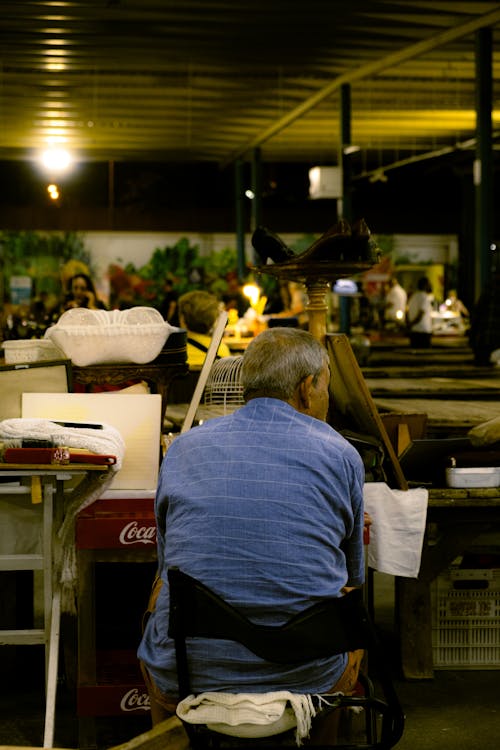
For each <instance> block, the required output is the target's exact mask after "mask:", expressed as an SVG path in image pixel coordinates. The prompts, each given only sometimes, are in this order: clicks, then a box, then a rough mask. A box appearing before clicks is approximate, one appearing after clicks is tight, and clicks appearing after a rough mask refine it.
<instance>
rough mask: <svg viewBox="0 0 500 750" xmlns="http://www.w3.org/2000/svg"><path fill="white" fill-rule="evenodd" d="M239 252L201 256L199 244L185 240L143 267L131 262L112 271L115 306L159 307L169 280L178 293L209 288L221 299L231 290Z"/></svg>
mask: <svg viewBox="0 0 500 750" xmlns="http://www.w3.org/2000/svg"><path fill="white" fill-rule="evenodd" d="M236 269H237V257H236V250H233V249H231V248H226V249H224V250H220V251H218V252H216V251H213V252H211V253H210V254H209V255H207V256H201V255H200V252H199V247H198V245H192V244H191V243H190V241H189V240H188V239H187V238H186V237H183V238H181V239H180V240H179V241H178V242H177V243H176V244H175V245H172V246H168V245H167V246H166V247H164V248H159V247H157V248H155V250H153V253H152V255H151V257H150V259H149V260H148V262H147V263H145V264H144V265H143V266H140V267H137V266H135V265H134V264H133V263H128V264H127V265H126V266H125V267H124V268H121V267H120V266H117V265H113V266H111V267H110V269H109V276H110V284H111V293H112V303H113V304H115V305H120V304H121V303H123V301H126V302H127V303H129V302H130V301H133V304H136V305H140V304H147V305H154V306H159V305H160V304H161V301H162V299H163V295H164V284H165V280H166V279H171V280H172V282H173V284H174V287H175V289H176V291H177V292H178V293H179V294H184V292H188V291H191V290H193V289H206V290H208V291H210V292H212V293H213V294H215V295H217V296H218V297H221V296H222V295H223V294H225V293H226V292H227V290H228V281H229V278H230V277H231V275H234V274H235V273H236Z"/></svg>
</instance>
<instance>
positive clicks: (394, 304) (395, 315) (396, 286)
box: [384, 276, 408, 330]
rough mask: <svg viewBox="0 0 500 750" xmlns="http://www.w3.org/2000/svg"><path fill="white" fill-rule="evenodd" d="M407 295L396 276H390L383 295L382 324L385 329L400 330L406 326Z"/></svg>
mask: <svg viewBox="0 0 500 750" xmlns="http://www.w3.org/2000/svg"><path fill="white" fill-rule="evenodd" d="M407 302H408V295H407V294H406V291H405V290H404V289H403V287H402V286H401V284H400V283H399V281H398V280H397V278H396V276H392V277H391V279H390V280H389V283H388V290H387V292H386V295H385V309H384V322H385V326H386V328H392V329H395V330H401V329H403V328H404V327H405V325H406V305H407Z"/></svg>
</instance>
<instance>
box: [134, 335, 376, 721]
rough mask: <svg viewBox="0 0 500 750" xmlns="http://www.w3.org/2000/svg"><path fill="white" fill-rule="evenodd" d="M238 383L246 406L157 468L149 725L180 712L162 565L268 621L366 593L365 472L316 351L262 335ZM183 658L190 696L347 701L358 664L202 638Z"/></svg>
mask: <svg viewBox="0 0 500 750" xmlns="http://www.w3.org/2000/svg"><path fill="white" fill-rule="evenodd" d="M242 381H243V388H244V395H245V400H246V403H245V405H244V406H242V407H241V408H240V409H238V410H237V411H236V412H235V413H233V414H231V415H230V416H226V417H221V418H218V419H212V420H209V421H208V422H206V423H205V424H203V425H201V426H199V427H195V428H193V429H192V430H190V431H189V432H187V433H185V434H184V435H181V436H180V437H178V438H177V439H176V440H175V441H174V442H173V444H172V445H171V447H170V448H169V450H168V453H167V455H166V456H165V459H164V461H163V464H162V467H161V476H160V481H159V485H158V490H157V496H156V517H157V525H158V563H159V574H158V579H157V583H156V586H155V587H154V590H153V594H152V600H151V603H150V610H151V615H150V618H149V620H148V622H147V624H146V627H145V632H144V636H143V640H142V643H141V645H140V648H139V652H138V653H139V658H140V660H141V662H142V666H143V672H144V676H145V679H146V683H147V685H148V690H149V692H150V695H151V699H152V718H153V722H157V721H159V720H161V719H163V718H166V716H168V715H171V714H172V712H173V711H174V710H175V705H176V703H177V698H176V695H177V679H176V670H175V655H174V645H173V642H172V641H171V639H169V638H168V636H167V625H168V611H169V594H168V584H167V568H168V567H169V566H171V565H176V566H178V567H179V568H181V570H183V571H184V572H186V573H188V574H189V575H192V576H194V577H196V578H198V579H200V580H201V581H202V582H203V583H205V584H206V585H207V586H209V587H210V588H211V589H213V590H214V591H215V592H216V593H218V594H219V595H220V596H222V597H223V598H224V599H226V600H227V601H229V602H230V603H232V604H234V605H236V606H237V607H239V608H240V609H242V610H244V612H245V614H246V615H247V616H248V617H249V618H250V619H255V620H258V621H260V622H264V623H269V624H274V623H280V622H284V621H285V620H287V619H289V617H291V616H292V615H293V614H294V613H296V612H298V611H300V610H302V609H304V608H305V607H307V606H309V605H311V604H313V603H315V602H317V601H318V600H319V599H323V598H325V597H335V596H341V595H342V593H343V592H344V591H345V590H346V589H347V588H350V587H356V586H360V585H361V584H362V583H363V578H364V561H363V483H364V471H363V464H362V461H361V458H360V456H359V454H358V453H357V452H356V450H355V449H354V448H353V447H352V446H351V445H350V444H349V443H348V442H347V441H346V440H345V439H344V438H343V437H342V436H341V435H339V434H338V433H337V432H336V431H335V430H334V429H333V428H332V427H331V426H330V425H329V424H327V423H326V421H325V420H326V416H327V412H328V406H329V383H330V369H329V360H328V355H327V352H326V350H325V349H324V348H323V347H322V346H321V344H320V343H319V342H318V341H316V340H315V339H314V338H313V337H312V336H311V334H309V333H307V332H306V331H302V330H299V329H294V328H273V329H269V330H267V331H264V332H263V333H261V334H260V335H259V336H257V337H256V338H255V339H254V340H253V341H252V342H251V344H250V345H249V346H248V348H247V350H246V352H245V355H244V359H243V366H242ZM190 654H191V656H192V670H191V671H192V684H193V689H194V690H195V691H196V692H200V691H207V690H214V689H215V690H224V691H226V692H268V691H274V690H289V691H291V692H297V693H310V692H314V693H316V692H328V691H329V690H330V689H331V690H332V691H333V690H343V691H345V692H348V691H349V690H352V689H353V687H354V685H355V683H356V680H357V674H358V669H359V661H360V658H361V653H360V652H353V653H351V654H342V655H337V656H332V657H328V658H321V659H317V660H315V661H313V662H310V663H306V664H300V665H297V664H290V665H283V664H274V663H270V662H266V661H263V660H262V659H260V658H258V657H257V656H254V655H252V654H251V653H249V652H248V651H247V650H246V649H245V648H244V647H243V646H241V645H239V644H237V643H233V642H229V641H213V640H212V641H204V640H203V639H196V641H194V642H193V643H192V645H190Z"/></svg>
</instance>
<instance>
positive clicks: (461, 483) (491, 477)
mask: <svg viewBox="0 0 500 750" xmlns="http://www.w3.org/2000/svg"><path fill="white" fill-rule="evenodd" d="M446 484H447V485H448V487H456V488H465V487H500V467H495V466H477V467H474V468H472V467H471V468H460V469H457V468H455V467H450V468H448V469H446Z"/></svg>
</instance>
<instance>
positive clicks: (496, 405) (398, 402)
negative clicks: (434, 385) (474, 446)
mask: <svg viewBox="0 0 500 750" xmlns="http://www.w3.org/2000/svg"><path fill="white" fill-rule="evenodd" d="M374 401H375V404H376V406H377V408H378V410H379V412H384V411H386V412H397V413H403V414H405V413H406V414H408V413H409V414H414V413H420V414H427V433H428V435H427V436H428V437H454V436H456V435H464V434H465V433H466V432H468V430H470V429H471V428H472V427H475V426H476V425H478V424H481V423H482V422H487V421H488V420H490V419H493V418H494V417H500V398H499V397H496V398H495V399H493V398H491V399H490V400H488V399H477V400H476V399H474V398H471V399H452V398H443V399H439V398H398V397H395V398H375V399H374Z"/></svg>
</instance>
